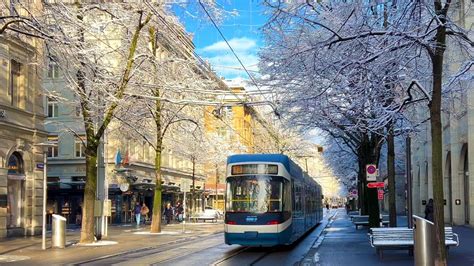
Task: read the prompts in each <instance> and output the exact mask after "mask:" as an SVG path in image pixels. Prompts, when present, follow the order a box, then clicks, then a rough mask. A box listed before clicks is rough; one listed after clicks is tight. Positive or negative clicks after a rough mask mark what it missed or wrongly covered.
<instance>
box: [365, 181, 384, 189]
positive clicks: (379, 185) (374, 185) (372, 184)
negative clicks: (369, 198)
mask: <svg viewBox="0 0 474 266" xmlns="http://www.w3.org/2000/svg"><path fill="white" fill-rule="evenodd" d="M367 187H368V188H383V187H385V183H384V182H370V183H367Z"/></svg>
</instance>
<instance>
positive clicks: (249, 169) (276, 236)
mask: <svg viewBox="0 0 474 266" xmlns="http://www.w3.org/2000/svg"><path fill="white" fill-rule="evenodd" d="M322 218H323V206H322V194H321V186H320V185H319V184H318V183H317V182H316V181H315V180H314V179H312V178H310V177H309V176H308V175H307V174H306V173H304V172H303V171H302V170H301V168H300V167H299V166H298V165H297V164H296V163H295V162H293V161H292V160H291V159H290V158H288V156H286V155H282V154H239V155H232V156H229V157H228V159H227V178H226V198H225V229H224V235H225V243H226V244H228V245H232V244H238V245H242V246H261V247H270V246H277V245H290V244H292V243H293V242H295V241H296V240H297V239H299V238H300V237H301V236H303V235H304V234H305V233H306V232H308V231H309V230H311V229H312V228H313V227H315V226H316V225H318V224H319V223H320V222H321V220H322Z"/></svg>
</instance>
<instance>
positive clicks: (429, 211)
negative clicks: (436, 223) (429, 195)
mask: <svg viewBox="0 0 474 266" xmlns="http://www.w3.org/2000/svg"><path fill="white" fill-rule="evenodd" d="M433 212H434V209H433V199H429V200H428V204H426V207H425V219H426V220H429V221H432V222H433V220H434V219H433Z"/></svg>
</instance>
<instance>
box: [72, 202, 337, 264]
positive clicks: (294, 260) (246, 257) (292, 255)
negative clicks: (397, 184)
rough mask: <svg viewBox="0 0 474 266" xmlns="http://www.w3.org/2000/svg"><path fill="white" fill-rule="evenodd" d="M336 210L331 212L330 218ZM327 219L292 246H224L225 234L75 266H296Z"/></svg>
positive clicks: (92, 260) (89, 261)
mask: <svg viewBox="0 0 474 266" xmlns="http://www.w3.org/2000/svg"><path fill="white" fill-rule="evenodd" d="M335 214H336V210H331V213H330V216H332V215H335ZM327 217H328V216H326V217H325V219H324V220H323V222H322V223H321V224H320V225H318V226H317V227H316V228H315V229H313V230H312V231H311V232H309V233H308V234H307V235H306V236H304V237H303V238H302V239H301V240H300V241H298V242H297V243H295V244H294V245H291V246H288V247H286V246H284V247H273V248H257V247H241V246H237V245H232V246H229V245H226V244H224V234H223V233H215V234H211V235H208V236H204V237H199V238H193V239H183V240H182V241H177V242H175V243H169V244H165V245H163V246H159V247H155V248H143V249H139V250H133V251H128V252H123V253H120V254H117V255H106V256H103V257H99V258H95V259H91V260H86V261H80V262H76V263H73V264H74V265H111V264H114V265H130V264H135V265H227V266H230V265H275V264H277V265H295V264H298V263H299V262H300V261H301V260H302V259H303V258H304V256H305V255H306V253H307V252H308V251H309V249H310V248H311V246H312V245H313V243H314V242H316V240H317V239H318V236H319V235H320V234H321V232H322V231H323V229H324V228H325V226H326V225H327V224H328V218H327Z"/></svg>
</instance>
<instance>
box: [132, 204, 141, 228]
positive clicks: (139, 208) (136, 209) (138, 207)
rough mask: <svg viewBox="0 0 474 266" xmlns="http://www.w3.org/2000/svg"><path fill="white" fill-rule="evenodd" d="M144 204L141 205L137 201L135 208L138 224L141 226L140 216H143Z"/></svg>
mask: <svg viewBox="0 0 474 266" xmlns="http://www.w3.org/2000/svg"><path fill="white" fill-rule="evenodd" d="M141 212H142V206H140V202H138V201H137V203H136V205H135V209H134V213H135V220H136V222H137V226H140V218H141V215H140V214H141Z"/></svg>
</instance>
